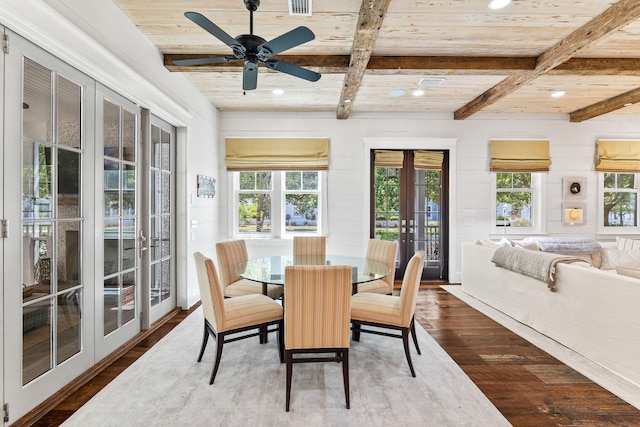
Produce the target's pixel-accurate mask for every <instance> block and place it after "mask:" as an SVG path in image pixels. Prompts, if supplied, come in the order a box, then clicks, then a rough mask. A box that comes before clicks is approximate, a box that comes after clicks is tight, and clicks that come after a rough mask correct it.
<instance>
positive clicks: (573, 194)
mask: <svg viewBox="0 0 640 427" xmlns="http://www.w3.org/2000/svg"><path fill="white" fill-rule="evenodd" d="M562 187H563V193H562V198H563V199H564V200H585V199H586V198H587V178H585V177H583V176H566V177H564V178H563V180H562Z"/></svg>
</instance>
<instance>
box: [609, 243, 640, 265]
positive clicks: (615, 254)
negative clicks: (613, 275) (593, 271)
mask: <svg viewBox="0 0 640 427" xmlns="http://www.w3.org/2000/svg"><path fill="white" fill-rule="evenodd" d="M617 267H627V268H640V250H636V251H621V250H619V249H611V248H602V265H601V266H600V269H601V270H615V269H616V268H617Z"/></svg>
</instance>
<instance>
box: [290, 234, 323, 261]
mask: <svg viewBox="0 0 640 427" xmlns="http://www.w3.org/2000/svg"><path fill="white" fill-rule="evenodd" d="M326 255H327V239H326V237H324V236H294V237H293V256H294V257H298V256H304V257H319V258H324V257H325V256H326Z"/></svg>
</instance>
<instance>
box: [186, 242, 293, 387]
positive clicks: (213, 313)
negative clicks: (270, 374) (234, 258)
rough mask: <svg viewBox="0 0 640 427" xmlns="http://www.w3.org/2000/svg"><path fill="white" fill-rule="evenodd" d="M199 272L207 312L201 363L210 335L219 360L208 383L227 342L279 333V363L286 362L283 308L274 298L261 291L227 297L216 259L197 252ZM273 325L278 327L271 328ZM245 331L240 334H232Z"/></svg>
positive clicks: (215, 364) (201, 291) (199, 357)
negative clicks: (221, 283) (283, 344)
mask: <svg viewBox="0 0 640 427" xmlns="http://www.w3.org/2000/svg"><path fill="white" fill-rule="evenodd" d="M193 256H194V258H195V261H196V269H197V272H198V285H199V286H200V298H201V300H202V311H203V313H204V336H203V338H202V347H201V348H200V355H199V356H198V362H200V361H201V360H202V356H203V355H204V350H205V348H206V347H207V342H208V341H209V335H211V336H213V338H214V339H215V340H216V359H215V362H214V365H213V371H212V372H211V378H210V380H209V384H213V380H215V378H216V374H217V372H218V367H219V366H220V358H221V357H222V348H223V346H224V344H225V343H229V342H233V341H238V340H241V339H246V338H251V337H255V336H259V335H260V336H262V335H263V334H265V332H266V333H269V332H275V331H277V332H278V353H279V355H280V363H283V362H284V353H283V348H282V343H283V342H284V335H283V333H284V327H283V326H284V325H283V323H284V316H283V309H282V306H281V305H280V304H278V303H277V302H276V301H274V300H273V299H271V298H269V297H267V296H265V295H260V294H251V295H243V296H238V297H235V298H224V296H223V294H222V287H221V286H220V281H219V280H218V273H217V271H216V267H215V266H214V265H213V261H212V260H211V259H210V258H207V257H206V256H204V255H203V254H201V253H200V252H196V253H195V254H194V255H193ZM271 325H276V328H272V329H268V328H269V327H270V326H271ZM253 329H256V330H257V332H254V333H249V334H245V331H250V330H253ZM239 332H243V334H242V335H240V336H233V337H230V336H231V335H235V334H237V333H239Z"/></svg>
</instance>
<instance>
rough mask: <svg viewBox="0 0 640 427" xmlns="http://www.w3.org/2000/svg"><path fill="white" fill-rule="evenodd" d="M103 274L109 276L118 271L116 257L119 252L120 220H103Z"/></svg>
mask: <svg viewBox="0 0 640 427" xmlns="http://www.w3.org/2000/svg"><path fill="white" fill-rule="evenodd" d="M103 240H104V275H105V276H110V275H111V274H115V273H117V272H118V271H120V266H119V265H118V258H119V254H120V221H119V220H118V219H106V220H105V221H104V232H103Z"/></svg>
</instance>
